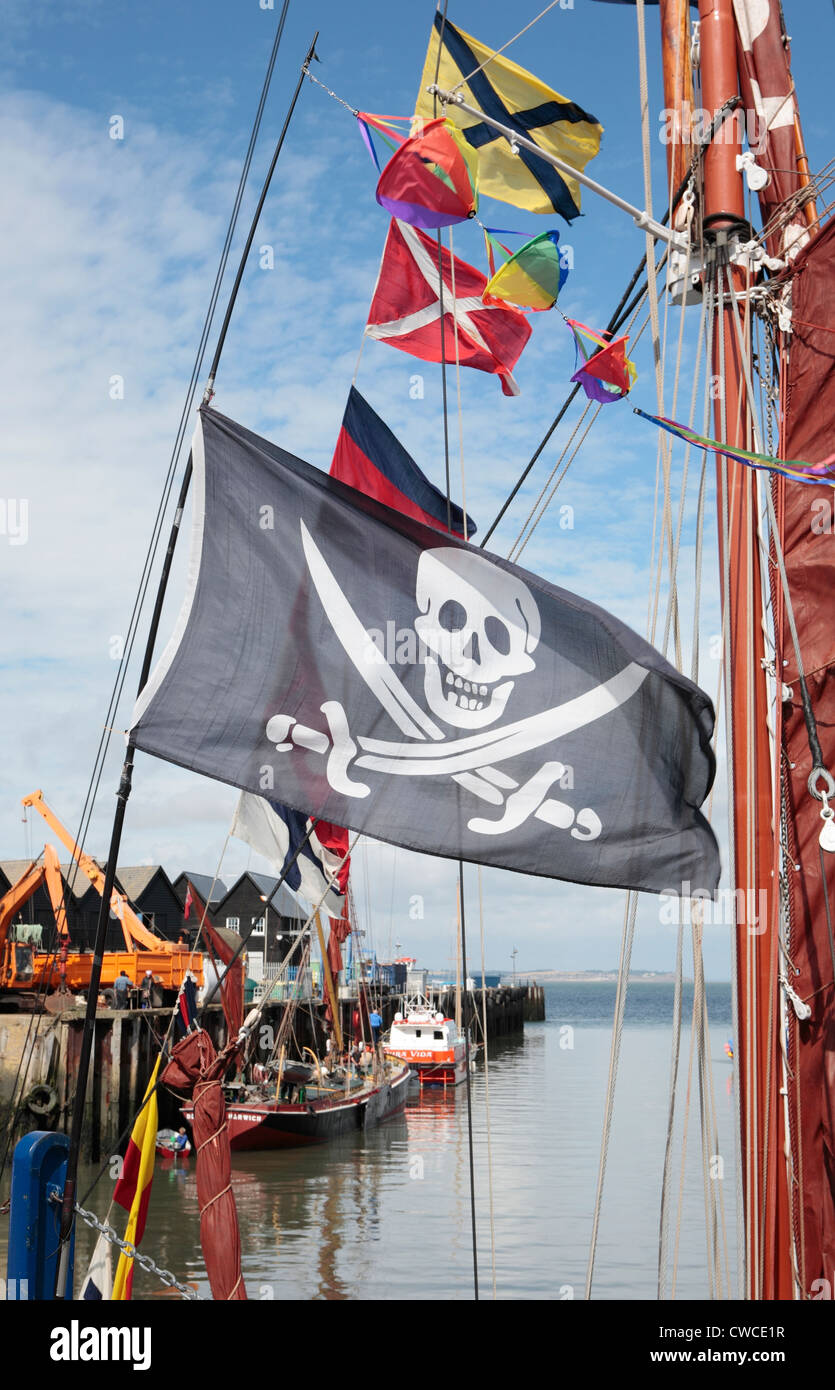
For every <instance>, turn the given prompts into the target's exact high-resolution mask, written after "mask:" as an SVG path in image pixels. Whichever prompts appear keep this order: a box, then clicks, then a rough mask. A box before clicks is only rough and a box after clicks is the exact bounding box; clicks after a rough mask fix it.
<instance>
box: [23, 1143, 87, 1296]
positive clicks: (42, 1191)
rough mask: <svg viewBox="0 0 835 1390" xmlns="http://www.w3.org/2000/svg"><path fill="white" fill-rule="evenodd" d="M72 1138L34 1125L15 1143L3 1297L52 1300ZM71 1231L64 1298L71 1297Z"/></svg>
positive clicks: (72, 1259) (72, 1262) (72, 1261)
mask: <svg viewBox="0 0 835 1390" xmlns="http://www.w3.org/2000/svg"><path fill="white" fill-rule="evenodd" d="M69 1147H70V1141H69V1139H68V1138H67V1136H66V1134H52V1133H50V1132H49V1131H45V1130H35V1131H34V1132H33V1133H32V1134H26V1135H24V1137H23V1138H22V1139H20V1140H19V1141H18V1143H17V1144H16V1145H15V1151H14V1158H13V1160H12V1196H11V1211H10V1218H9V1254H8V1261H7V1264H6V1276H7V1278H6V1298H7V1299H10V1300H14V1299H35V1298H48V1299H51V1298H53V1297H54V1295H55V1279H56V1275H57V1257H58V1232H59V1229H60V1225H61V1206H60V1201H57V1202H56V1201H53V1200H51V1199H52V1198H53V1196H57V1197H58V1198H60V1197H61V1194H62V1192H63V1190H64V1179H65V1178H66V1175H67V1154H68V1152H69ZM74 1243H75V1236H74V1235H73V1239H72V1242H71V1244H70V1260H69V1269H68V1271H67V1289H66V1297H67V1298H68V1299H71V1298H72V1291H73V1264H74V1253H75V1251H74Z"/></svg>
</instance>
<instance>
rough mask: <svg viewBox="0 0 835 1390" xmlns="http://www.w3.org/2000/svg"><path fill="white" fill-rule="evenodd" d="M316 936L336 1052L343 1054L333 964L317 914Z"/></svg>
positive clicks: (320, 920) (317, 914)
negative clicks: (329, 958) (332, 971)
mask: <svg viewBox="0 0 835 1390" xmlns="http://www.w3.org/2000/svg"><path fill="white" fill-rule="evenodd" d="M316 934H317V936H318V937H319V949H320V951H321V952H322V974H323V975H324V977H325V988H326V989H327V991H328V999H329V1000H330V1006H331V1018H332V1019H333V1034H334V1037H335V1038H336V1050H337V1052H339V1053H341V1052H342V1024H341V1022H340V1019H339V1001H338V999H337V997H336V990H335V989H334V987H333V975H332V974H331V963H330V961H329V960H328V952H327V948H326V946H325V933H324V932H323V931H322V919H321V917H320V915H319V913H318V912H317V913H316Z"/></svg>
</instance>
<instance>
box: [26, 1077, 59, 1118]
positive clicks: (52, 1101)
mask: <svg viewBox="0 0 835 1390" xmlns="http://www.w3.org/2000/svg"><path fill="white" fill-rule="evenodd" d="M23 1103H24V1105H25V1106H26V1108H27V1109H28V1110H31V1111H32V1114H33V1115H49V1114H51V1113H52V1111H53V1110H54V1109H55V1107H56V1105H57V1104H58V1095H57V1092H56V1091H55V1090H54V1089H53V1087H52V1086H47V1085H46V1084H45V1083H41V1084H39V1085H37V1086H33V1087H32V1089H31V1091H30V1092H29V1094H28V1096H27V1097H26V1099H25V1101H24V1102H23Z"/></svg>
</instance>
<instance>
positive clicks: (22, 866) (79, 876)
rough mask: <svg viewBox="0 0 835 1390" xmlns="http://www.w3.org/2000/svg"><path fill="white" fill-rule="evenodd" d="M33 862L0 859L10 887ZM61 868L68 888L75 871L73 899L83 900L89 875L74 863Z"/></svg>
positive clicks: (0, 867) (28, 860) (1, 869)
mask: <svg viewBox="0 0 835 1390" xmlns="http://www.w3.org/2000/svg"><path fill="white" fill-rule="evenodd" d="M32 862H33V861H32V860H31V859H0V871H2V873H3V874H5V876H6V878H7V880H8V883H9V887H11V886H12V885H13V884H15V883H17V881H18V879H19V878H22V877H23V875H24V874H25V873H26V870H27V869H28V868H29V867H30V865H31V864H32ZM35 862H37V861H35ZM59 867H60V869H61V877H62V878H63V880H64V883H65V884H66V885H67V886H68V887H69V884H70V879H71V875H72V873H73V870H75V887H74V891H73V897H75V898H82V897H83V896H84V894H85V893H86V892H87V890H88V888H89V887H90V880H89V879H88V877H87V875H86V874H85V873H82V871H81V869H79V868H78V866H77V865H76V864H75V863H74V862H69V863H66V864H61V865H60V866H59Z"/></svg>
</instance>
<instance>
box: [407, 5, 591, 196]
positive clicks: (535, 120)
mask: <svg viewBox="0 0 835 1390" xmlns="http://www.w3.org/2000/svg"><path fill="white" fill-rule="evenodd" d="M439 49H440V61H439V58H438V53H439ZM433 83H437V85H438V86H439V87H440V88H441V90H442V91H451V90H452V89H453V88H455V87H457V88H458V89H459V91H460V93H461V95H462V96H463V99H464V101H466V102H467V103H468V104H469V105H470V106H476V107H478V109H479V111H482V112H483V113H484V115H485V116H490V117H491V118H492V119H493V120H496V121H500V122H501V124H502V125H506V126H508V127H510V128H511V129H512V130H514V131H516V132H517V133H518V134H519V135H522V136H524V137H525V138H526V139H528V140H532V141H533V142H534V144H536V145H537V146H538V147H539V148H540V149H541V150H542V151H543V153H544V154H551V155H555V156H556V157H557V158H558V159H561V160H563V161H564V162H565V163H566V164H570V165H571V167H572V168H573V169H580V170H582V169H584V168H585V167H586V164H587V163H588V162H589V160H590V159H593V158H594V156H595V155H596V154H597V152H598V150H599V149H600V137H601V135H602V134H603V127H602V126H601V125H600V123H599V121H598V120H597V118H596V117H595V116H590V115H589V113H588V112H587V111H584V110H583V109H582V107H580V106H578V105H577V103H576V102H574V101H571V100H570V99H569V98H568V97H563V96H560V94H559V92H555V91H553V90H552V89H551V88H550V87H546V86H545V84H544V83H543V82H540V80H539V78H538V77H534V76H533V74H532V73H530V72H526V71H525V69H524V68H520V67H519V66H518V64H516V63H512V62H511V61H510V60H509V59H508V58H505V57H504V55H502V54H499V55H495V56H494V52H493V49H491V48H488V47H487V46H486V45H485V44H483V43H479V42H478V40H477V39H474V38H472V37H471V35H469V34H465V33H464V31H463V30H462V29H456V27H455V25H454V24H450V22H449V20H448V19H447V20H445V19H444V18H443V16H442V15H441V14H440V13H438V14H436V15H435V27H434V30H433V33H432V38H431V39H430V42H429V51H428V52H427V55H426V62H425V64H424V68H423V75H422V77H421V80H420V92H419V95H418V102H417V107H416V110H415V114H416V115H417V116H420V117H425V118H431V117H433V116H434V115H436V114H437V115H440V114H441V111H440V108H439V110H438V111H437V113H436V112H435V109H434V108H435V102H434V99H433V97H432V96H430V94H429V93H428V92H427V90H426V89H427V87H430V86H431V85H432V84H433ZM443 114H445V115H446V116H447V118H448V119H449V120H451V121H454V122H455V124H456V125H457V126H459V127H460V128H461V129H462V130H463V132H464V136H465V139H466V140H467V142H468V143H469V144H470V145H471V146H472V147H473V149H475V150H476V151H477V153H478V188H479V193H480V194H482V195H483V196H485V197H489V198H498V199H499V200H500V201H501V202H503V203H512V204H513V205H514V207H518V208H524V209H525V210H526V211H527V212H543V213H549V214H551V215H553V213H555V212H556V213H559V215H560V216H561V217H564V218H565V220H566V221H567V222H571V221H573V219H574V218H575V217H579V215H580V185H579V183H578V182H577V180H576V179H573V178H572V177H571V176H570V174H565V175H562V174H560V173H558V171H557V170H556V169H555V168H554V167H553V166H552V165H551V164H547V163H546V161H545V160H544V159H540V158H539V156H538V155H535V154H533V153H532V151H530V150H526V149H524V148H523V147H522V146H521V145H520V146H519V152H518V154H514V153H513V151H512V150H511V148H510V145H509V143H508V141H507V139H506V138H505V137H504V136H503V135H499V134H498V133H497V132H496V131H495V130H493V128H492V127H491V126H489V125H487V123H486V122H485V121H482V120H479V118H478V117H477V116H471V115H469V114H468V113H467V112H465V111H462V110H461V109H460V107H456V106H454V105H452V104H450V105H449V106H447V108H446V110H445V112H444V113H443Z"/></svg>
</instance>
